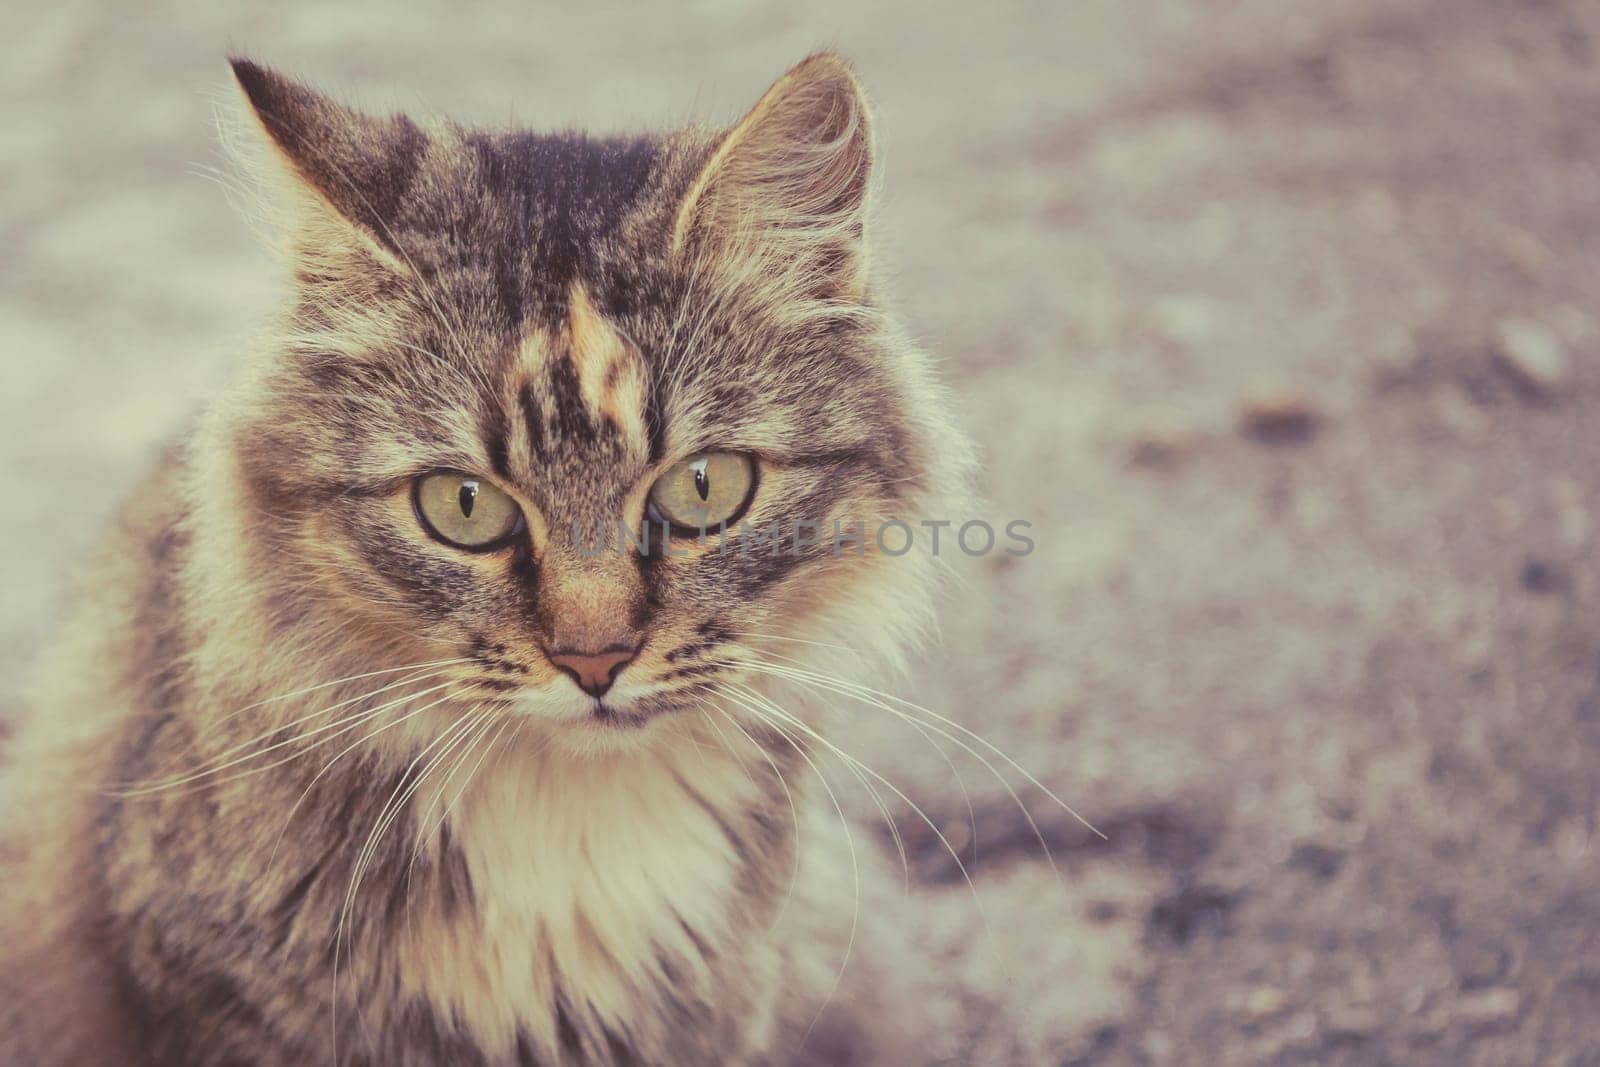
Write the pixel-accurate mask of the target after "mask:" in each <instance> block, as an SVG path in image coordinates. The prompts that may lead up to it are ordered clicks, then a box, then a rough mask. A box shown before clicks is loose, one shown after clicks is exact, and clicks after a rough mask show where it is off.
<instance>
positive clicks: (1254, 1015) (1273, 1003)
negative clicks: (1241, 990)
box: [1244, 985, 1289, 1022]
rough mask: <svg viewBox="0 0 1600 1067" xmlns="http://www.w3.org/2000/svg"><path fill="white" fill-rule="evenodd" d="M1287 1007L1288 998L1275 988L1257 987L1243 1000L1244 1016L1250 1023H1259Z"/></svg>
mask: <svg viewBox="0 0 1600 1067" xmlns="http://www.w3.org/2000/svg"><path fill="white" fill-rule="evenodd" d="M1288 1006H1289V998H1288V997H1287V996H1285V995H1284V992H1283V990H1281V989H1278V988H1277V987H1275V986H1269V985H1258V986H1256V987H1255V988H1254V989H1252V990H1250V992H1249V993H1248V994H1247V995H1246V996H1245V998H1244V1016H1245V1018H1246V1019H1248V1020H1249V1021H1251V1022H1261V1021H1262V1020H1264V1019H1270V1018H1272V1017H1273V1016H1275V1015H1278V1014H1280V1013H1281V1012H1282V1011H1283V1010H1284V1009H1285V1008H1286V1007H1288Z"/></svg>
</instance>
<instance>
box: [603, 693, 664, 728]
mask: <svg viewBox="0 0 1600 1067" xmlns="http://www.w3.org/2000/svg"><path fill="white" fill-rule="evenodd" d="M655 717H656V716H655V715H654V714H652V713H651V712H649V711H629V710H625V709H623V708H619V707H617V706H615V705H613V704H607V703H606V702H605V701H604V700H603V699H601V698H599V697H596V698H595V702H594V707H593V708H592V709H591V710H590V712H589V725H591V726H596V727H600V728H602V729H608V730H638V729H642V728H643V727H644V726H645V724H647V723H648V722H650V720H651V719H654V718H655Z"/></svg>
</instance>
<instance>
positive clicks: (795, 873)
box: [706, 707, 801, 932]
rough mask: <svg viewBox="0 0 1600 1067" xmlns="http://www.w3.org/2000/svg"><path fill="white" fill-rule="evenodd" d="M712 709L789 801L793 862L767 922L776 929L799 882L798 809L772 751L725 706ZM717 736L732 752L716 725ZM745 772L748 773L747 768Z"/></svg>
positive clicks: (742, 761)
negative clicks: (763, 763)
mask: <svg viewBox="0 0 1600 1067" xmlns="http://www.w3.org/2000/svg"><path fill="white" fill-rule="evenodd" d="M713 710H714V711H716V712H717V713H718V714H719V715H721V716H722V717H723V718H724V719H726V720H727V722H728V725H729V726H731V727H733V728H734V729H735V730H738V731H739V732H740V733H741V734H743V735H744V738H745V740H746V741H748V742H750V747H752V748H754V749H755V750H756V751H757V752H759V753H761V755H762V756H763V757H765V759H766V761H767V763H768V765H770V766H771V767H772V773H773V774H775V775H776V776H777V778H778V784H779V785H780V786H782V787H783V796H784V799H785V800H787V801H788V802H789V818H790V820H791V822H792V823H793V825H794V862H793V863H792V864H790V867H789V888H788V891H787V892H785V893H784V894H783V903H782V904H780V905H778V910H777V911H776V912H774V913H773V916H772V921H771V922H770V923H768V924H767V930H768V932H771V931H773V930H776V929H777V928H778V924H779V923H780V922H782V921H783V916H784V913H785V912H787V911H788V910H789V901H790V900H791V899H793V897H794V889H795V886H796V885H798V884H799V882H800V846H801V837H800V809H799V807H798V806H797V805H796V804H795V802H794V793H793V792H792V791H791V790H790V788H789V782H788V779H786V778H785V777H784V776H783V770H782V768H780V767H779V766H778V761H777V760H775V759H773V758H772V753H770V752H768V751H767V750H766V748H765V747H763V746H762V745H761V744H760V742H758V741H757V740H756V739H755V738H753V737H751V736H750V732H749V731H748V730H746V729H745V728H744V727H743V726H740V725H739V720H738V719H735V718H734V717H733V716H732V715H731V714H729V713H728V710H727V709H726V708H721V707H714V708H713ZM706 721H707V722H711V723H712V724H713V725H715V723H714V722H713V720H711V719H707V720H706ZM717 736H719V737H721V738H724V741H723V745H724V747H726V748H727V749H728V752H729V753H733V751H734V750H733V747H732V745H731V744H729V743H728V741H727V740H726V738H727V736H728V735H727V734H725V733H723V732H722V727H720V726H718V727H717ZM736 758H737V759H738V760H739V762H740V764H741V765H742V764H743V763H744V757H742V756H737V757H736ZM745 773H746V774H749V771H748V769H747V770H746V772H745ZM750 780H751V781H752V782H754V781H755V777H754V775H752V776H751V779H750Z"/></svg>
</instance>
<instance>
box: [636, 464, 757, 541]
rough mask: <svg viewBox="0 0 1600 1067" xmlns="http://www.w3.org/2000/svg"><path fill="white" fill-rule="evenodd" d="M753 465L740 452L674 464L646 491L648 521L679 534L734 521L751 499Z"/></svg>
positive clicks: (754, 478) (714, 527) (709, 528)
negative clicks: (660, 523)
mask: <svg viewBox="0 0 1600 1067" xmlns="http://www.w3.org/2000/svg"><path fill="white" fill-rule="evenodd" d="M755 487H756V465H755V461H754V460H752V459H751V458H750V457H749V456H746V455H744V454H743V453H740V452H703V453H701V454H700V455H698V456H690V457H689V458H688V459H686V460H683V461H681V462H679V463H675V464H673V465H672V467H671V468H669V469H668V470H667V472H666V473H665V474H663V475H662V476H661V477H659V478H657V479H656V484H655V485H653V486H651V487H650V512H651V516H650V517H651V518H652V519H654V520H656V521H657V522H660V521H663V520H665V521H666V522H669V523H671V524H672V525H673V526H674V527H677V528H678V530H679V532H682V533H698V532H699V531H700V530H711V529H716V528H717V527H719V526H723V525H725V524H727V523H730V522H732V521H734V520H735V519H737V518H738V517H739V516H740V515H743V514H744V510H745V508H747V507H749V506H750V498H751V497H752V496H754V495H755Z"/></svg>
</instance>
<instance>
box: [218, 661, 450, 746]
mask: <svg viewBox="0 0 1600 1067" xmlns="http://www.w3.org/2000/svg"><path fill="white" fill-rule="evenodd" d="M449 673H450V672H449V671H448V670H447V669H441V670H433V671H424V672H422V673H421V674H416V675H408V676H407V677H405V678H402V679H400V680H399V681H395V682H390V683H389V684H388V685H384V686H380V687H378V688H377V689H373V690H370V691H368V692H366V693H361V694H358V695H356V696H353V697H349V698H347V699H345V700H341V701H339V702H338V703H336V704H329V705H327V706H326V707H321V708H318V709H316V710H315V711H312V712H309V713H307V714H305V715H302V716H300V717H299V718H296V719H290V720H289V721H288V722H283V723H275V724H273V726H272V727H271V728H270V729H267V730H264V731H262V732H261V733H259V734H257V735H256V736H255V737H252V738H249V739H248V740H245V741H240V742H237V743H236V744H233V745H231V746H229V747H228V748H225V749H223V750H222V751H221V752H219V753H217V754H216V756H215V757H213V759H216V760H223V759H226V758H227V757H229V756H232V755H234V754H235V753H237V752H242V751H244V750H246V749H248V748H251V747H252V746H254V745H256V744H259V743H260V742H262V741H266V740H267V739H269V738H271V737H274V736H276V735H278V734H281V733H283V732H285V731H287V730H292V729H293V728H294V727H296V726H299V725H301V724H302V723H307V722H310V721H311V720H313V719H319V718H321V717H323V716H324V715H327V714H328V713H329V712H333V711H338V710H339V709H340V708H346V707H349V706H350V705H352V704H359V703H361V702H362V701H364V700H370V699H371V698H373V697H375V696H378V695H379V694H381V693H387V692H390V691H391V690H394V689H399V688H401V687H402V686H406V685H412V684H415V683H417V682H427V681H432V680H433V679H435V678H442V677H444V676H445V675H447V674H449ZM202 769H203V768H202Z"/></svg>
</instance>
